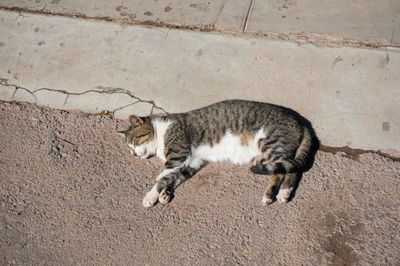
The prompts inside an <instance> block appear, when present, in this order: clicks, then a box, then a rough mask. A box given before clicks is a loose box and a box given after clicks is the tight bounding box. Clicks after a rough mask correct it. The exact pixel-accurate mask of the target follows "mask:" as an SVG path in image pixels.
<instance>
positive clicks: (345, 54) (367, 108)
mask: <svg viewBox="0 0 400 266" xmlns="http://www.w3.org/2000/svg"><path fill="white" fill-rule="evenodd" d="M0 15H1V21H0V36H2V39H1V42H2V46H1V47H0V78H3V79H7V80H8V81H7V82H8V83H7V84H9V85H10V84H11V86H4V84H5V83H2V84H3V86H1V84H0V99H2V100H12V99H15V100H20V101H30V102H37V103H39V104H46V105H49V106H50V107H56V108H63V109H79V110H83V111H90V112H99V111H100V110H116V109H118V112H116V115H117V116H119V117H127V115H128V114H131V113H137V114H148V113H149V112H150V109H151V108H152V107H153V106H152V105H151V104H143V103H141V104H139V103H138V104H134V105H130V104H132V103H133V102H135V101H136V99H132V97H131V96H129V95H126V94H124V93H113V94H112V95H111V94H107V93H98V92H96V91H101V90H103V89H102V88H111V91H112V88H123V89H125V90H128V91H129V92H130V93H132V94H133V95H135V96H137V97H139V98H140V99H143V100H147V101H149V100H153V101H154V102H155V103H156V104H157V106H159V107H162V108H164V110H167V111H168V112H182V111H188V110H190V109H193V108H198V107H201V106H205V105H208V104H211V103H214V102H217V101H220V100H224V99H227V98H230V99H232V98H240V99H249V100H257V101H264V102H270V103H274V104H279V105H284V106H286V107H289V108H292V109H294V110H296V111H298V112H300V113H301V114H302V115H304V116H305V117H307V118H308V119H309V120H310V121H311V122H313V124H314V126H315V129H316V131H317V133H318V134H319V136H320V138H321V141H322V143H323V144H325V145H330V146H350V147H352V148H362V149H373V150H379V149H381V150H383V151H385V152H389V153H394V152H396V151H397V152H399V151H400V123H399V119H398V117H399V116H400V109H399V108H398V103H399V99H400V90H399V84H400V50H399V49H394V48H393V49H360V48H350V47H339V48H330V47H315V46H313V45H301V46H299V45H298V44H297V43H294V42H288V41H276V40H268V39H260V38H254V37H251V38H250V37H235V36H231V35H224V34H215V33H206V32H195V31H182V30H173V29H167V28H156V27H152V28H149V27H143V26H137V25H125V24H123V25H121V24H118V23H109V22H104V21H88V20H83V19H72V18H65V17H57V16H42V15H36V14H26V13H22V14H19V13H17V12H9V11H3V10H0ZM12 84H15V85H18V86H21V87H23V88H25V89H27V90H30V91H35V90H38V89H41V88H49V89H50V90H53V91H49V90H40V91H37V92H36V93H35V97H34V96H33V95H32V94H30V93H29V92H28V91H27V90H22V89H21V90H18V91H16V92H15V87H14V86H12ZM99 86H100V89H98V88H99ZM54 90H55V91H56V92H54ZM57 90H58V91H60V90H61V91H67V92H69V93H71V94H73V93H75V94H74V95H70V96H69V97H68V98H67V96H68V95H66V94H65V93H59V92H57ZM87 91H90V93H86V94H84V95H77V94H82V93H83V92H87ZM14 92H15V94H14ZM108 92H110V90H108ZM127 105H128V106H127ZM123 106H127V107H126V108H123V109H119V108H121V107H123Z"/></svg>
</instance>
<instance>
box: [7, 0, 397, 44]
mask: <svg viewBox="0 0 400 266" xmlns="http://www.w3.org/2000/svg"><path fill="white" fill-rule="evenodd" d="M252 2H253V0H252ZM250 9H251V5H250V7H249V10H250ZM0 10H5V11H13V12H19V13H20V14H21V13H22V12H24V13H30V14H39V15H49V16H61V17H69V18H80V19H88V20H101V21H109V22H118V23H123V24H132V25H142V26H152V27H162V28H170V29H179V30H191V31H203V32H216V33H222V34H229V35H233V36H250V37H258V38H268V39H274V40H284V41H294V42H297V43H298V44H305V43H310V44H313V45H315V46H318V47H321V46H322V47H323V46H327V47H341V46H348V47H358V48H400V43H393V42H392V41H388V40H386V39H367V40H363V41H357V40H350V39H345V38H343V37H340V36H332V35H329V34H319V33H311V32H300V33H287V34H285V33H276V32H263V33H260V32H248V31H246V32H244V31H227V30H223V29H218V28H216V27H215V25H214V24H215V23H214V24H207V25H192V26H191V25H177V24H171V23H165V22H162V21H149V20H146V21H138V20H134V19H130V18H114V17H108V16H88V15H85V14H82V13H73V14H69V13H62V12H57V11H52V10H47V9H45V8H43V9H41V10H32V9H29V8H21V7H6V6H0ZM248 14H249V13H248ZM247 20H248V19H246V21H247ZM246 24H247V23H246V22H245V25H244V26H243V30H245V28H246Z"/></svg>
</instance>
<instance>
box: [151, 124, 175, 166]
mask: <svg viewBox="0 0 400 266" xmlns="http://www.w3.org/2000/svg"><path fill="white" fill-rule="evenodd" d="M152 123H153V127H154V132H155V138H156V140H157V150H156V155H157V157H158V158H160V159H161V160H162V161H164V162H165V160H166V159H165V154H164V149H165V147H164V146H165V145H164V137H165V132H167V129H168V128H169V126H170V125H171V124H172V122H171V121H162V120H157V119H155V120H154V121H152Z"/></svg>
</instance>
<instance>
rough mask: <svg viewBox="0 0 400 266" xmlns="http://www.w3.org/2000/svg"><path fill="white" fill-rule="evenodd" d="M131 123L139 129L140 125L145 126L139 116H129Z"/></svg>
mask: <svg viewBox="0 0 400 266" xmlns="http://www.w3.org/2000/svg"><path fill="white" fill-rule="evenodd" d="M129 122H131V124H132V126H133V127H137V126H140V125H143V123H144V121H143V118H141V117H139V116H137V115H130V116H129Z"/></svg>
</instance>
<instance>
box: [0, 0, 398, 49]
mask: <svg viewBox="0 0 400 266" xmlns="http://www.w3.org/2000/svg"><path fill="white" fill-rule="evenodd" d="M0 8H6V9H14V10H24V11H28V12H38V13H43V14H45V13H46V14H53V15H61V16H79V17H85V18H96V19H104V20H114V21H125V22H129V23H139V24H140V23H144V24H148V23H155V24H158V25H165V26H180V27H185V28H188V27H194V28H197V29H206V30H213V31H214V30H215V31H223V32H234V33H238V32H243V31H244V32H245V33H253V32H257V33H261V34H265V35H267V36H268V37H269V38H275V39H282V38H284V39H304V38H306V39H307V41H309V42H313V43H318V42H321V41H323V42H324V43H329V44H330V45H333V44H339V45H357V46H358V45H361V46H363V45H364V44H366V45H368V46H370V45H372V46H379V47H381V46H391V45H395V46H398V45H400V16H399V15H398V14H399V13H400V2H399V1H392V0H383V1H374V0H364V1H347V0H340V1H330V0H323V1H312V0H302V1H296V0H266V1H257V0H218V1H208V0H196V1H194V0H191V1H182V0H168V1H167V0H157V1H142V0H131V1H121V0H107V1H104V0H103V1H99V0H97V1H80V0H69V1H61V0H35V1H30V0H0Z"/></svg>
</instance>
